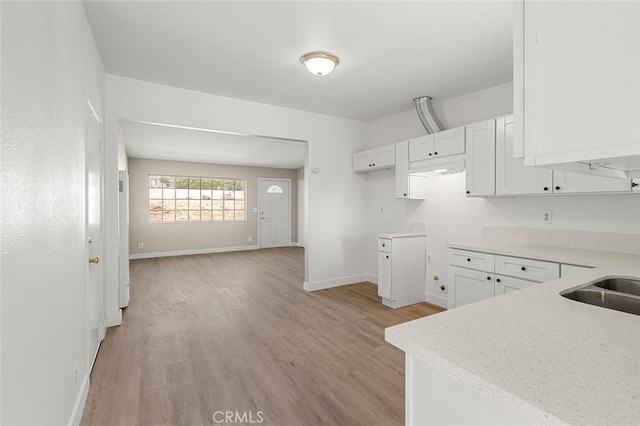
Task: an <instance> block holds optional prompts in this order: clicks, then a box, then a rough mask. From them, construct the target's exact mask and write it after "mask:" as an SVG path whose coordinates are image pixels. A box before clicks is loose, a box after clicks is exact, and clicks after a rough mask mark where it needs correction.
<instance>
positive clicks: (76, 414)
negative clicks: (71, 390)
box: [69, 373, 89, 426]
mask: <svg viewBox="0 0 640 426" xmlns="http://www.w3.org/2000/svg"><path fill="white" fill-rule="evenodd" d="M88 395H89V373H87V374H85V375H84V378H83V379H82V384H81V385H80V392H78V396H77V397H76V402H75V404H73V410H72V411H71V417H70V418H69V426H78V425H80V420H82V412H83V411H84V406H85V404H86V403H87V396H88Z"/></svg>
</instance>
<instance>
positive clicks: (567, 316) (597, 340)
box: [385, 240, 640, 425]
mask: <svg viewBox="0 0 640 426" xmlns="http://www.w3.org/2000/svg"><path fill="white" fill-rule="evenodd" d="M449 246H450V247H452V248H459V249H465V250H474V251H484V252H491V253H497V254H503V255H507V256H516V257H525V258H530V259H539V260H548V261H554V262H559V263H568V264H573V265H584V266H591V267H594V269H585V270H584V271H580V272H577V273H576V274H575V275H572V276H570V277H566V278H560V279H556V280H553V281H549V282H547V283H543V284H539V285H536V286H532V287H529V288H526V289H524V290H520V291H517V292H512V293H508V294H505V295H502V296H498V297H495V298H492V299H488V300H484V301H481V302H478V303H473V304H470V305H466V306H462V307H459V308H456V309H453V310H450V311H446V312H442V313H439V314H436V315H432V316H429V317H425V318H421V319H418V320H415V321H411V322H408V323H404V324H400V325H397V326H395V327H390V328H387V329H386V332H385V337H386V340H387V341H388V342H389V343H391V344H393V345H395V346H397V347H399V348H400V349H402V350H403V351H405V352H407V353H410V354H411V355H413V356H415V357H416V358H417V359H419V360H421V361H423V362H425V363H427V364H428V365H430V366H431V367H434V368H436V369H438V370H439V371H441V372H442V373H444V374H446V375H448V376H449V377H451V378H453V379H454V380H456V381H458V382H461V383H464V384H466V385H468V386H469V387H470V388H471V389H472V390H474V391H476V392H478V393H479V394H481V395H484V396H485V397H488V398H491V399H493V400H494V401H496V402H497V403H498V404H500V405H501V406H503V407H504V408H505V409H506V410H508V411H511V412H513V413H516V414H518V415H520V416H521V417H522V418H523V420H524V421H528V422H531V423H533V424H562V423H568V424H580V425H614V424H619V425H631V424H633V425H637V424H638V423H639V419H640V316H637V315H632V314H628V313H624V312H618V311H614V310H611V309H605V308H600V307H595V306H591V305H588V304H584V303H580V302H576V301H573V300H569V299H566V298H564V297H562V296H560V295H559V293H560V292H561V291H563V290H565V289H568V288H572V287H576V286H579V285H583V284H587V283H589V282H591V281H595V280H599V279H602V278H604V277H606V276H609V275H622V276H628V277H640V256H637V255H625V254H619V253H611V252H598V251H592V250H578V249H568V248H560V247H550V246H535V245H527V244H514V243H506V242H498V241H487V240H484V241H475V242H474V241H467V242H461V243H453V244H450V245H449Z"/></svg>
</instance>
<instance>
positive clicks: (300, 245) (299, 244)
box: [291, 242, 304, 248]
mask: <svg viewBox="0 0 640 426" xmlns="http://www.w3.org/2000/svg"><path fill="white" fill-rule="evenodd" d="M291 247H302V248H304V243H300V242H293V243H291Z"/></svg>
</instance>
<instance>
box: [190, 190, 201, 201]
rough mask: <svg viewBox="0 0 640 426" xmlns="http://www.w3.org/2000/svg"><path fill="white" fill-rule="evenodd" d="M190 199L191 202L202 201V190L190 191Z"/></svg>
mask: <svg viewBox="0 0 640 426" xmlns="http://www.w3.org/2000/svg"><path fill="white" fill-rule="evenodd" d="M189 199H190V200H199V199H200V190H199V189H190V190H189Z"/></svg>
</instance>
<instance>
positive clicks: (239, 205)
mask: <svg viewBox="0 0 640 426" xmlns="http://www.w3.org/2000/svg"><path fill="white" fill-rule="evenodd" d="M235 208H236V210H243V211H244V201H236V206H235Z"/></svg>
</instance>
